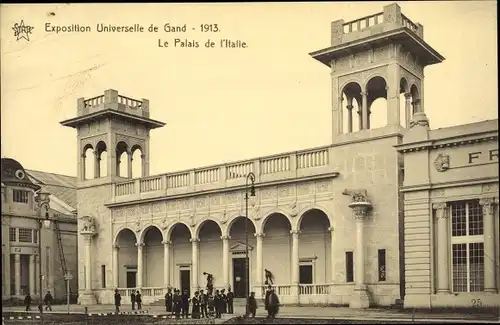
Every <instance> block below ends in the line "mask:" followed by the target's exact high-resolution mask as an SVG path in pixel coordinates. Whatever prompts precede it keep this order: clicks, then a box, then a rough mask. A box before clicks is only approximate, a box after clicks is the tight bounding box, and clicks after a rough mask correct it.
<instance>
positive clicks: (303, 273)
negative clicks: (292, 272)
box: [299, 265, 313, 284]
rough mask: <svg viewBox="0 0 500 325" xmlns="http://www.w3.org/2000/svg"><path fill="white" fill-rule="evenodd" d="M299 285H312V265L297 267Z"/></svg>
mask: <svg viewBox="0 0 500 325" xmlns="http://www.w3.org/2000/svg"><path fill="white" fill-rule="evenodd" d="M299 283H300V284H312V283H313V267H312V265H300V266H299Z"/></svg>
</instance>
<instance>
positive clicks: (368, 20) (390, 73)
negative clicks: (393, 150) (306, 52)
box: [310, 4, 444, 142]
mask: <svg viewBox="0 0 500 325" xmlns="http://www.w3.org/2000/svg"><path fill="white" fill-rule="evenodd" d="M423 37H424V28H423V26H422V25H420V24H418V23H414V22H412V21H411V20H410V19H409V18H408V17H406V16H405V15H403V14H402V13H401V8H400V7H399V6H398V5H397V4H391V5H387V6H385V7H384V9H383V12H380V13H376V14H373V15H370V16H367V17H362V18H359V19H356V20H353V21H350V22H347V23H345V22H344V20H336V21H334V22H332V25H331V46H330V47H328V48H325V49H322V50H319V51H315V52H313V53H310V55H311V56H312V57H313V58H314V59H316V60H318V61H319V62H321V63H323V64H325V65H327V66H328V67H330V68H331V76H332V96H333V98H332V118H333V120H332V123H333V125H332V137H333V142H337V141H342V140H343V139H344V138H345V137H344V136H343V135H344V134H346V133H352V132H357V131H364V130H368V129H372V128H373V125H371V124H372V123H371V118H370V114H371V113H372V110H371V108H372V104H373V102H374V101H375V100H377V99H379V98H384V99H385V100H386V103H387V112H386V114H384V115H386V121H385V123H382V124H384V126H383V127H391V128H392V129H393V130H398V129H399V127H400V126H402V127H404V128H409V127H410V120H411V118H412V116H413V114H414V113H416V112H419V111H424V105H423V90H424V68H425V67H426V66H428V65H431V64H436V63H440V62H442V61H443V60H444V57H443V56H441V55H440V54H439V53H438V52H436V51H435V50H434V49H433V48H431V47H430V46H429V45H428V44H427V43H425V41H424V39H423ZM401 96H404V98H405V102H404V104H402V105H405V107H404V109H402V110H401V111H400V99H402V97H401ZM401 108H403V107H401ZM402 114H404V115H405V116H404V119H403V118H402V116H401V117H400V115H402Z"/></svg>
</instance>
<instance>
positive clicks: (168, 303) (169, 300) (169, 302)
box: [165, 288, 174, 313]
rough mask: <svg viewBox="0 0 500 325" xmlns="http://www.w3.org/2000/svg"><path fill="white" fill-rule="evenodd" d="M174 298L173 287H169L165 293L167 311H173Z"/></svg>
mask: <svg viewBox="0 0 500 325" xmlns="http://www.w3.org/2000/svg"><path fill="white" fill-rule="evenodd" d="M173 298H174V297H173V295H172V288H168V291H167V293H166V294H165V311H166V312H167V313H172V303H173Z"/></svg>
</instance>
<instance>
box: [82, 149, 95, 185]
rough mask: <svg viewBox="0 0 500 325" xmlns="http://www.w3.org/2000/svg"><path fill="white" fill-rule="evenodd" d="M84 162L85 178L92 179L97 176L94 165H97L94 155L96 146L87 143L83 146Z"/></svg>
mask: <svg viewBox="0 0 500 325" xmlns="http://www.w3.org/2000/svg"><path fill="white" fill-rule="evenodd" d="M82 162H83V166H82V168H83V179H92V178H94V177H95V175H94V165H95V156H94V147H93V146H92V145H91V144H87V145H86V146H85V147H84V148H83V153H82Z"/></svg>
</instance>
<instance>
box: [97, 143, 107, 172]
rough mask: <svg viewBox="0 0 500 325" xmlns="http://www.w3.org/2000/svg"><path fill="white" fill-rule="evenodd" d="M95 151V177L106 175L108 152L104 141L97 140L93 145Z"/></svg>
mask: <svg viewBox="0 0 500 325" xmlns="http://www.w3.org/2000/svg"><path fill="white" fill-rule="evenodd" d="M95 151H96V162H95V163H96V169H95V171H96V174H97V175H95V177H96V178H99V177H105V176H107V175H108V153H107V146H106V143H105V142H104V141H99V142H98V143H97V145H96V147H95Z"/></svg>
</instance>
